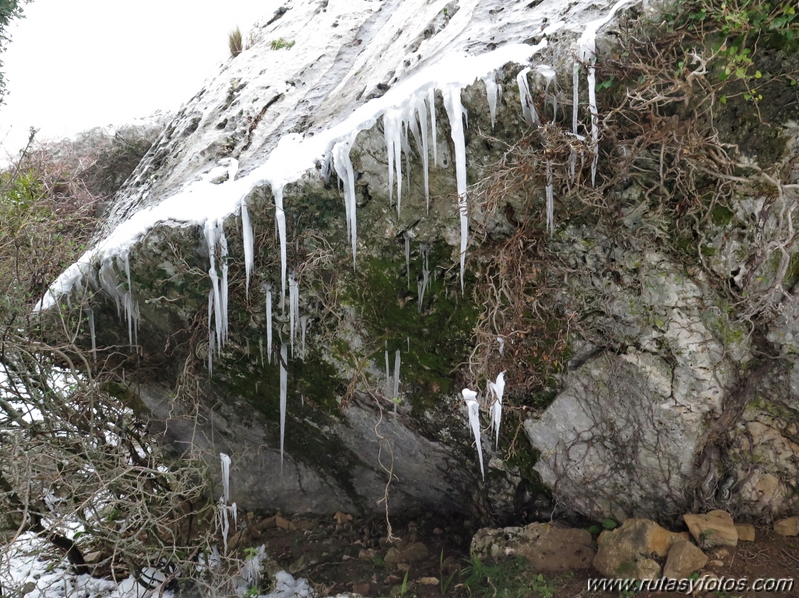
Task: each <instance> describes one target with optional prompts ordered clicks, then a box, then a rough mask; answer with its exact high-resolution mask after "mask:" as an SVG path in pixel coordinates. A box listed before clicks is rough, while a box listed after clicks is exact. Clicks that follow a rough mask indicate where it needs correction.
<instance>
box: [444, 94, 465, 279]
mask: <svg viewBox="0 0 799 598" xmlns="http://www.w3.org/2000/svg"><path fill="white" fill-rule="evenodd" d="M443 93H444V107H445V108H446V110H447V116H448V117H449V126H450V136H451V137H452V143H453V144H454V145H455V182H456V187H457V189H458V214H459V215H460V221H461V248H460V249H461V250H460V262H461V270H460V272H461V292H463V291H464V287H463V284H464V281H463V277H464V274H465V273H466V246H467V244H468V242H469V205H468V203H467V200H466V139H465V137H464V134H463V112H464V110H463V104H461V88H460V87H458V86H456V85H450V86H449V87H447V88H445V89H444V90H443Z"/></svg>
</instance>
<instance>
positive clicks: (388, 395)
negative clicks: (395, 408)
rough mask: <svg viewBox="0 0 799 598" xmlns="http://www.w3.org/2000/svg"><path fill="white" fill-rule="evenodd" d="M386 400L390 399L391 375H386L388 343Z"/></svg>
mask: <svg viewBox="0 0 799 598" xmlns="http://www.w3.org/2000/svg"><path fill="white" fill-rule="evenodd" d="M386 398H391V374H389V373H388V343H386Z"/></svg>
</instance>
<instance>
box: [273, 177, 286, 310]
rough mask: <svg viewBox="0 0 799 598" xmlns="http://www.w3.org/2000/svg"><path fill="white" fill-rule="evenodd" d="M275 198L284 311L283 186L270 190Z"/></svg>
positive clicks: (284, 217)
mask: <svg viewBox="0 0 799 598" xmlns="http://www.w3.org/2000/svg"><path fill="white" fill-rule="evenodd" d="M272 195H273V196H274V198H275V222H276V223H277V232H278V236H279V237H280V308H281V309H284V307H285V300H286V213H285V212H284V211H283V186H282V185H275V186H274V187H273V188H272Z"/></svg>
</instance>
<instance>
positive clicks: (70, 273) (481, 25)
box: [38, 0, 629, 351]
mask: <svg viewBox="0 0 799 598" xmlns="http://www.w3.org/2000/svg"><path fill="white" fill-rule="evenodd" d="M628 2H629V0H620V1H619V2H617V3H616V4H615V5H613V6H610V5H609V3H604V4H603V3H594V2H592V1H590V0H578V1H577V2H574V3H571V4H570V5H569V6H564V5H563V3H562V2H560V1H559V0H544V1H542V2H541V3H539V4H537V5H536V6H535V7H532V8H529V7H527V6H526V5H524V4H523V3H519V4H517V5H513V6H509V5H507V3H506V2H503V1H502V0H468V1H464V2H461V3H460V4H459V5H458V7H457V9H456V10H455V11H453V12H452V14H449V12H448V8H447V7H449V4H448V2H447V0H432V1H428V0H389V1H387V2H385V3H376V2H369V1H367V0H360V1H358V0H354V1H353V0H331V1H330V2H327V3H325V4H324V6H323V7H322V8H321V9H320V5H319V3H318V2H315V1H312V0H296V1H294V2H289V4H288V5H287V6H286V8H287V9H288V10H285V11H284V13H283V14H282V16H280V17H279V18H275V19H272V14H271V13H270V14H267V15H265V17H264V21H263V22H265V23H266V24H261V25H258V26H256V28H255V29H254V31H253V33H252V37H253V40H254V42H255V43H254V44H253V45H252V46H251V47H250V48H248V49H247V50H246V51H245V52H243V53H242V54H241V55H240V56H239V57H237V58H236V59H233V60H230V61H228V62H226V63H224V64H223V65H222V66H221V67H220V71H219V73H217V75H216V76H215V77H212V78H211V79H210V80H209V81H208V82H207V83H206V85H205V87H204V89H203V90H201V92H200V93H198V94H197V95H196V96H195V97H194V98H192V99H191V100H190V101H189V102H188V103H187V105H186V106H185V108H184V109H183V110H182V111H181V113H179V114H178V115H177V117H176V118H175V120H174V121H173V122H172V123H171V124H170V125H169V127H168V128H167V130H166V131H165V133H164V134H163V135H162V137H161V139H160V140H159V141H158V142H157V143H156V145H155V147H154V148H153V150H152V151H151V152H150V154H148V156H147V157H146V158H145V159H144V160H143V162H142V164H141V165H140V166H139V168H138V169H137V171H136V172H135V173H134V175H133V176H132V177H131V179H130V180H129V181H128V182H127V183H126V185H125V187H124V188H123V189H122V191H121V192H120V194H119V195H118V197H117V200H116V202H115V205H114V206H113V208H112V210H111V214H110V216H109V218H108V220H107V221H106V222H105V224H104V234H103V235H102V237H101V238H99V240H98V242H97V243H96V244H95V245H94V246H93V247H92V248H91V249H89V250H88V251H87V252H86V253H85V254H84V255H83V256H82V257H81V258H80V259H79V260H78V261H77V262H76V263H75V264H73V265H72V266H71V267H70V268H68V269H67V270H66V271H65V272H64V273H63V274H62V275H61V276H60V277H59V278H58V279H57V280H56V281H55V282H54V283H53V285H52V286H51V288H50V290H49V291H48V293H47V294H46V295H45V296H44V297H43V298H42V299H41V301H40V302H39V305H38V309H47V308H49V307H51V306H53V305H54V304H55V302H56V301H57V300H58V299H59V298H60V297H61V296H62V295H64V294H65V293H68V292H70V291H71V290H72V289H73V288H74V287H76V286H78V287H82V288H83V287H86V286H89V285H92V280H91V279H92V278H93V277H92V276H87V274H88V273H89V272H90V271H91V270H94V269H95V268H97V267H98V266H97V264H100V273H101V275H102V273H103V270H104V268H105V270H106V273H112V272H108V267H107V266H106V265H107V264H110V263H112V262H113V261H115V260H116V259H117V258H120V259H121V260H123V261H124V260H126V259H127V257H126V256H127V255H128V253H129V251H130V249H131V248H132V247H133V246H134V245H135V244H136V243H137V242H138V241H139V240H140V239H141V238H142V237H143V236H144V235H145V234H146V233H147V232H148V231H149V230H150V229H152V228H153V227H154V226H155V225H156V224H158V223H168V224H171V225H174V226H189V225H200V226H202V227H204V228H205V230H206V236H207V234H208V231H209V229H210V230H212V231H217V230H219V229H221V223H222V222H223V221H224V219H225V218H226V217H228V216H230V215H231V214H235V213H240V214H241V217H242V232H243V237H244V254H245V256H244V257H245V269H246V272H247V276H248V283H247V288H249V276H250V275H251V273H252V270H253V268H254V267H257V265H255V264H253V255H252V249H251V244H252V237H253V231H252V229H251V222H250V215H249V212H248V210H251V209H252V207H253V206H252V204H250V206H248V205H247V204H246V203H245V199H246V198H247V197H248V196H249V195H250V194H251V192H252V191H253V190H255V189H257V188H262V187H263V188H267V187H268V188H269V189H270V190H271V194H272V197H273V201H274V209H275V215H276V220H277V228H278V232H279V237H280V253H281V296H280V298H281V299H280V304H281V305H283V302H284V299H285V294H286V273H287V270H288V266H287V263H286V260H287V255H286V234H287V231H286V218H285V211H286V210H290V209H291V206H284V205H283V192H284V188H285V186H286V185H288V184H290V183H292V182H295V181H297V180H299V179H300V177H302V176H303V174H305V173H307V172H313V170H314V168H315V165H317V164H320V163H323V162H325V161H326V157H327V159H329V157H330V156H331V154H333V158H334V162H335V167H336V171H337V173H338V174H339V176H340V177H341V178H342V180H343V181H344V183H345V185H344V187H345V188H344V194H345V199H346V205H347V207H348V212H347V219H348V230H349V231H350V238H351V242H352V246H353V254H354V253H355V249H356V239H357V223H356V222H357V221H356V218H355V202H354V200H353V195H354V193H353V179H354V178H355V173H354V172H352V166H351V162H350V161H349V156H348V153H349V149H351V147H352V145H353V144H354V142H355V140H356V137H357V135H358V132H360V131H363V130H366V129H370V128H372V127H373V126H375V124H376V123H377V122H378V120H380V119H382V121H383V128H384V131H385V138H386V146H387V147H386V157H387V162H388V164H389V174H388V178H389V180H390V182H391V183H392V185H393V184H394V182H393V178H394V177H395V176H396V186H397V188H396V194H397V209H398V211H399V210H400V209H401V196H402V185H403V183H402V166H401V160H402V153H403V152H405V154H406V155H405V159H406V160H410V157H409V151H410V145H409V143H408V131H410V132H411V135H412V136H413V137H414V138H415V139H417V144H418V146H419V150H420V151H419V154H421V155H423V160H424V162H427V160H428V158H427V154H428V150H429V146H428V147H425V146H427V145H428V144H427V139H428V126H429V127H430V131H429V133H430V134H431V135H432V144H431V145H432V152H433V167H436V165H437V164H438V155H437V147H436V146H437V140H436V131H437V124H436V122H435V110H434V100H435V91H436V90H440V91H441V92H442V93H443V94H444V99H445V104H446V107H447V112H448V116H449V126H450V129H451V137H452V140H453V143H454V144H455V152H456V160H455V161H456V170H457V175H456V178H457V182H458V184H457V192H458V202H457V205H454V206H453V207H452V209H453V211H454V210H458V212H459V215H460V221H461V240H460V252H459V255H460V262H461V268H460V269H461V277H463V272H464V269H465V254H466V247H467V245H468V229H469V225H468V219H469V214H468V205H467V199H466V176H465V152H464V151H463V130H462V129H463V126H464V123H463V118H462V117H463V116H464V114H463V109H462V106H461V104H460V91H461V89H463V88H464V87H465V86H467V85H471V84H473V83H474V82H475V81H476V80H482V81H483V82H484V83H485V85H486V88H487V92H488V101H489V105H490V106H495V104H496V102H497V99H498V98H497V95H498V91H499V90H498V89H494V84H492V77H493V73H494V72H495V71H496V70H497V69H499V68H501V67H503V66H504V65H506V64H509V63H517V64H521V65H523V66H525V68H529V66H530V62H529V61H530V60H534V59H535V56H536V54H538V53H539V52H540V51H541V50H543V49H544V48H545V47H547V45H548V42H549V40H550V39H552V40H553V41H554V42H559V43H561V44H563V45H564V48H563V50H562V53H563V54H568V53H570V52H571V51H572V48H573V47H574V46H573V44H574V40H575V38H576V37H577V36H578V34H581V35H580V39H579V42H578V43H577V44H576V46H577V47H578V49H579V54H580V58H581V60H583V61H587V60H590V59H591V58H592V57H593V53H594V51H595V38H596V34H597V31H598V30H599V29H600V28H601V27H602V26H603V25H604V24H605V23H607V22H609V21H610V20H611V19H612V17H613V16H614V15H615V14H616V13H617V12H618V11H619V10H620V9H621V8H623V7H624V6H626V5H627V4H628ZM272 8H273V9H275V8H277V4H273V5H272ZM449 10H451V7H450V8H449ZM327 31H329V32H330V34H329V35H328V34H324V32H327ZM279 37H281V38H283V39H286V40H291V41H292V42H294V45H293V46H292V47H291V48H289V49H284V50H281V51H274V50H272V49H271V41H272V40H274V39H277V38H279ZM531 37H532V38H534V39H535V38H538V39H541V41H540V42H539V43H538V44H536V45H528V44H525V43H521V42H522V40H527V39H530V38H531ZM561 40H562V41H561ZM489 42H490V44H489ZM265 64H268V65H269V66H268V68H264V65H265ZM533 66H534V65H533ZM524 72H525V75H524V77H523V79H524V82H523V84H522V81H521V80H520V85H522V87H523V89H521V90H520V92H521V93H520V95H521V97H522V98H523V101H525V102H526V104H525V105H526V108H529V115H527V116H528V117H530V118H532V117H533V110H534V107H533V106H532V102H527V98H529V91H528V90H527V89H524V87H526V85H527V77H526V70H525V71H524ZM545 76H548V72H547V74H545ZM575 83H577V77H576V75H575ZM575 88H576V86H575ZM575 97H577V96H576V95H575ZM231 103H232V104H233V105H234V106H236V107H237V108H236V110H237V111H238V112H236V111H234V110H227V107H228V106H231ZM226 110H227V111H226ZM427 111H429V116H430V118H429V125H428V122H427V121H428V119H427ZM492 112H493V109H492ZM591 114H592V123H593V122H595V117H596V114H597V108H596V106H595V102H592V104H591ZM576 115H577V112H576V111H575V128H576V120H577V116H576ZM232 120H235V122H231V121H232ZM533 120H535V119H534V118H533ZM231 129H233V132H235V133H237V138H238V141H237V145H236V146H235V147H234V148H232V149H230V150H229V151H230V152H231V153H230V155H224V156H219V152H213V151H207V150H208V148H213V147H218V146H222V145H224V143H225V142H226V140H228V139H230V137H231ZM297 131H301V133H298V132H297ZM592 134H593V137H592V140H594V141H595V140H596V127H595V126H593V127H592ZM426 170H427V168H425V171H426ZM155 172H157V176H153V175H154V173H155ZM425 177H426V175H425ZM222 238H223V237H217V236H216V235H215V237H214V239H210V238H209V239H208V241H209V250H210V247H211V245H212V243H211V241H217V242H219V241H220V240H221V239H222ZM220 261H222V262H223V263H222V264H221V269H222V272H221V280H220V273H219V271H217V270H216V265H215V264H213V263H212V264H211V269H210V271H209V277H210V279H211V280H210V284H211V286H212V292H213V301H212V303H213V309H214V313H215V321H216V326H215V328H216V330H215V335H216V339H215V340H216V342H215V345H216V349H217V351H219V350H221V349H222V346H223V344H224V338H225V337H226V335H227V329H226V324H227V314H226V313H225V311H224V303H225V300H224V299H225V297H224V295H225V294H226V284H225V278H226V260H224V256H220ZM134 265H135V264H134ZM215 277H216V278H215ZM113 278H114V277H112V279H113ZM111 282H112V283H113V280H112V281H111ZM100 286H101V287H102V289H103V290H105V291H106V292H107V293H108V294H109V295H110V296H111V297H112V298H114V300H116V301H117V302H120V300H121V301H122V303H123V305H124V306H125V311H126V314H127V315H128V319H129V322H130V326H129V328H130V331H131V343H133V342H134V339H133V335H134V330H135V323H136V317H137V312H138V308H137V303H136V301H135V300H134V299H133V297H132V289H130V285H128V288H127V289H124V290H122V289H120V288H119V286H120V285H119V284H112V285H111V286H109V285H106V284H103V281H102V276H101V281H100Z"/></svg>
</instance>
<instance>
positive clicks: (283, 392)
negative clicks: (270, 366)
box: [280, 344, 288, 474]
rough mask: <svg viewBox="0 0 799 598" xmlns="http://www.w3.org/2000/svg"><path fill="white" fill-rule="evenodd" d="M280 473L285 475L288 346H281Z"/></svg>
mask: <svg viewBox="0 0 799 598" xmlns="http://www.w3.org/2000/svg"><path fill="white" fill-rule="evenodd" d="M280 357H281V359H280V473H281V474H282V473H283V439H284V438H285V435H286V393H287V392H288V372H287V371H286V360H287V359H288V352H287V351H286V345H283V344H281V345H280Z"/></svg>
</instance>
